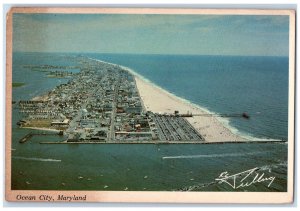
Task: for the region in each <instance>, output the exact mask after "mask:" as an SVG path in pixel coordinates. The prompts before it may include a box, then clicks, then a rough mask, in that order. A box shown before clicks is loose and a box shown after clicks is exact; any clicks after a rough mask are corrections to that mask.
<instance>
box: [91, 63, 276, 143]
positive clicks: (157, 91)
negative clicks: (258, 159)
mask: <svg viewBox="0 0 300 211" xmlns="http://www.w3.org/2000/svg"><path fill="white" fill-rule="evenodd" d="M89 59H92V60H95V61H98V62H102V63H105V64H110V65H113V66H119V67H121V68H122V69H123V70H126V71H128V72H129V73H131V74H132V75H133V76H134V78H135V81H136V86H137V88H138V91H139V94H140V97H141V100H142V102H143V105H144V107H145V109H146V110H147V111H148V110H150V111H152V112H155V113H174V111H175V110H177V111H179V113H181V114H185V113H187V112H190V113H193V114H210V112H208V111H205V109H203V108H201V107H200V106H198V105H194V104H193V103H190V102H187V101H186V100H185V99H183V98H180V97H178V96H176V95H174V94H172V93H170V92H168V91H167V90H165V89H163V88H161V87H159V86H158V85H156V84H154V83H152V82H151V81H149V80H148V79H146V78H144V77H143V76H141V75H139V74H138V73H136V72H135V71H134V70H132V69H130V68H128V67H125V66H122V65H117V64H113V63H110V62H106V61H102V60H99V59H93V58H89ZM153 99H158V100H157V101H156V100H153ZM224 119H225V118H224ZM186 120H188V122H189V123H190V124H191V125H192V126H193V127H194V128H195V129H196V130H197V131H198V132H199V133H200V134H201V135H202V136H203V137H204V139H205V142H232V143H234V142H249V141H259V140H261V141H267V140H264V139H259V138H258V139H257V140H254V139H255V138H253V140H252V138H246V137H244V136H241V135H239V134H235V133H233V132H232V131H231V130H230V129H229V128H228V127H226V126H225V125H224V123H222V122H221V121H220V120H219V118H218V117H213V116H211V117H205V116H193V117H189V118H186ZM270 141H271V140H270Z"/></svg>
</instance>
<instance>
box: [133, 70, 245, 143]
mask: <svg viewBox="0 0 300 211" xmlns="http://www.w3.org/2000/svg"><path fill="white" fill-rule="evenodd" d="M135 80H136V84H137V87H138V90H139V93H140V96H141V98H142V100H143V103H144V106H145V108H146V110H149V111H152V112H155V113H159V112H160V113H174V111H175V110H177V111H179V113H181V114H184V113H188V112H189V113H193V114H207V113H206V112H205V111H203V110H201V109H200V108H198V107H196V106H193V105H192V104H189V103H186V102H184V101H183V100H181V99H180V98H178V97H176V96H174V95H172V94H170V93H168V92H167V91H165V90H162V89H160V88H158V87H156V86H154V85H152V84H151V83H149V82H147V81H145V80H144V79H142V78H140V77H139V76H137V75H135ZM186 119H187V120H188V121H189V122H190V123H191V124H192V125H193V126H194V127H195V128H196V130H197V131H198V132H199V133H200V134H201V135H202V136H203V137H204V138H205V140H206V141H207V142H235V141H249V140H247V139H245V138H243V137H240V136H238V135H235V134H233V133H232V132H231V131H230V130H229V129H228V128H226V127H225V126H224V125H223V124H222V123H221V122H220V121H219V120H218V119H217V118H216V117H212V116H209V117H204V116H194V117H189V118H186Z"/></svg>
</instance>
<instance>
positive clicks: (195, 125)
mask: <svg viewBox="0 0 300 211" xmlns="http://www.w3.org/2000/svg"><path fill="white" fill-rule="evenodd" d="M78 60H79V61H80V62H79V63H80V67H79V68H80V72H78V73H67V72H66V71H65V70H66V69H69V68H71V67H65V68H61V67H60V69H63V70H64V72H62V73H60V72H59V70H57V69H58V68H57V67H54V68H53V69H55V75H56V76H59V77H68V78H69V81H68V82H67V83H65V84H60V85H58V86H57V87H55V88H54V89H53V90H51V91H49V92H48V93H46V94H44V95H42V96H38V97H35V98H33V99H32V100H30V101H19V102H18V106H19V110H20V112H21V113H22V114H23V117H24V118H23V119H21V120H20V121H19V122H18V125H19V126H20V127H21V128H31V129H39V130H50V131H51V130H52V131H57V132H59V133H60V134H61V135H64V136H65V137H66V139H65V141H63V142H62V143H209V142H243V141H247V140H246V139H245V138H243V137H240V136H238V135H235V134H233V133H232V132H231V131H230V130H229V129H228V128H226V127H225V126H224V125H223V124H222V123H221V122H220V121H219V120H218V119H217V117H215V116H213V115H210V114H208V113H207V112H205V111H204V110H202V109H201V108H199V107H197V106H194V105H192V104H189V103H187V102H185V101H183V100H182V99H180V98H179V97H176V96H174V95H172V94H170V93H168V92H167V91H165V90H163V89H161V88H159V87H157V86H155V85H153V84H151V83H150V82H147V81H146V80H144V79H143V78H142V77H140V76H139V75H138V74H136V73H134V72H133V71H132V70H130V69H128V68H126V67H122V66H119V65H116V64H111V63H107V62H103V61H99V60H94V59H90V58H86V57H79V58H78ZM45 66H46V65H42V66H41V69H42V70H43V69H44V67H45ZM28 67H29V68H31V66H28ZM46 67H47V71H50V72H51V66H49V65H48V66H46ZM32 69H33V70H37V69H39V67H38V66H33V67H32ZM52 72H53V71H52ZM194 114H197V115H194Z"/></svg>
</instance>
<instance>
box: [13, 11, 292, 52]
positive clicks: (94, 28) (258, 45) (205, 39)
mask: <svg viewBox="0 0 300 211" xmlns="http://www.w3.org/2000/svg"><path fill="white" fill-rule="evenodd" d="M13 26H14V37H13V38H14V46H13V49H14V51H54V52H106V53H107V52H108V53H161V54H220V53H221V54H225V55H229V54H233V55H234V54H242V55H250V54H251V55H253V54H254V55H255V52H257V54H263V55H282V54H287V52H288V16H249V15H244V16H241V15H239V16H234V15H226V16H219V15H128V14H127V15H124V14H113V15H112V14H84V15H83V14H15V15H14V17H13ZM237 43H238V44H237Z"/></svg>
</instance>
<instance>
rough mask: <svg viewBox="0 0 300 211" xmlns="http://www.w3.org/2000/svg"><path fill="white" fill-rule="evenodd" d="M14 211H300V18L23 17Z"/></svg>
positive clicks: (13, 17) (16, 20)
mask: <svg viewBox="0 0 300 211" xmlns="http://www.w3.org/2000/svg"><path fill="white" fill-rule="evenodd" d="M6 32H7V35H6V40H7V51H6V58H7V69H6V76H7V77H6V93H7V94H6V179H5V186H6V200H7V201H10V202H11V201H13V202H153V203H162V202H164V203H292V202H293V190H294V177H293V175H294V116H295V113H294V102H295V95H294V87H295V11H293V10H279V9H278V10H255V9H251V10H249V9H247V10H245V9H179V8H176V9H175V8H173V9H170V8H155V9H153V8H49V7H44V8H39V7H28V8H21V7H14V8H12V9H11V10H10V11H9V12H8V14H7V30H6Z"/></svg>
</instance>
